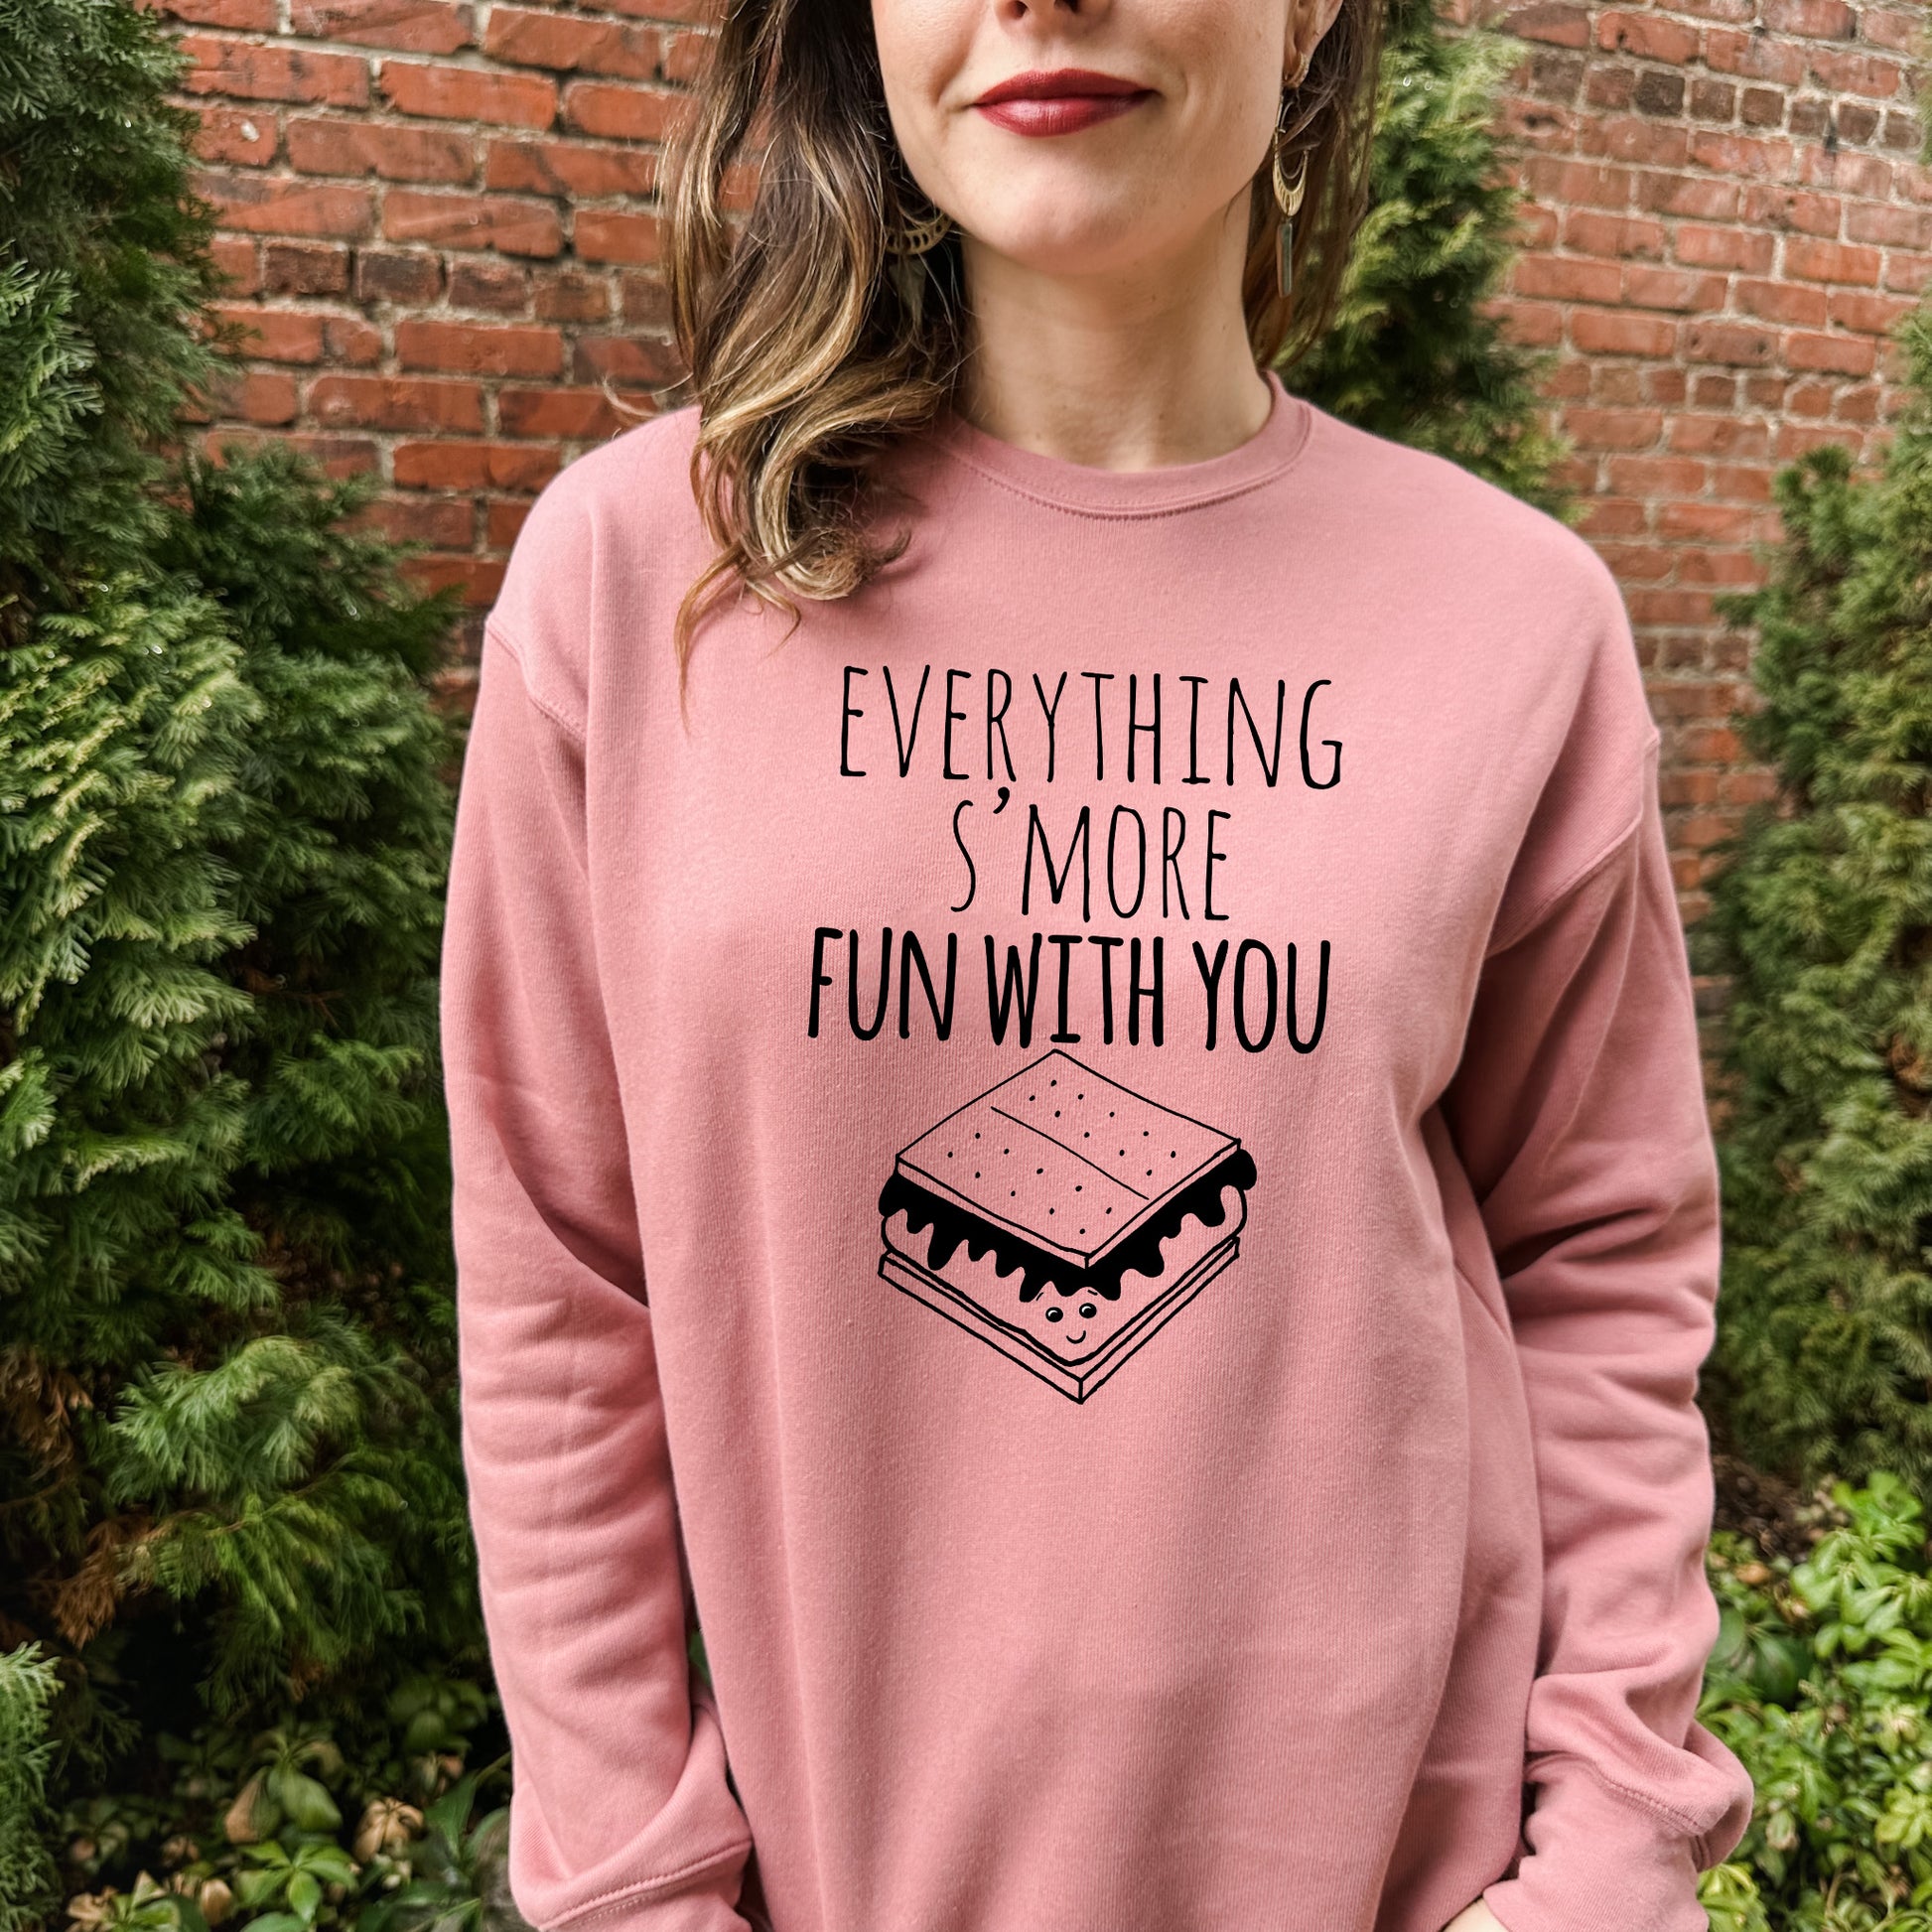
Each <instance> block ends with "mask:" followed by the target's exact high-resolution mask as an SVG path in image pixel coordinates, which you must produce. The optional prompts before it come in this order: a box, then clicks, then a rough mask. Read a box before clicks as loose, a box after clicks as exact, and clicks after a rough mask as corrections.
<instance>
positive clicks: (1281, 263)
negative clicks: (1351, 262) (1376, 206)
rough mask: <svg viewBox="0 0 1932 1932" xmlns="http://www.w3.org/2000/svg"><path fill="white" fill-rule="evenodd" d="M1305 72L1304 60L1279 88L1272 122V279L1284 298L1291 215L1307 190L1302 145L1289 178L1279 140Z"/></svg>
mask: <svg viewBox="0 0 1932 1932" xmlns="http://www.w3.org/2000/svg"><path fill="white" fill-rule="evenodd" d="M1308 74H1309V63H1308V62H1307V61H1306V60H1305V61H1303V63H1302V65H1301V68H1300V69H1298V70H1297V72H1296V75H1295V78H1294V79H1293V80H1291V81H1290V82H1289V83H1288V85H1287V86H1286V87H1284V88H1283V89H1282V113H1281V117H1280V118H1279V119H1278V120H1277V121H1276V123H1275V142H1274V177H1275V206H1276V207H1278V208H1280V209H1281V225H1280V226H1279V227H1278V228H1277V229H1276V230H1275V283H1276V286H1277V287H1278V288H1279V289H1280V290H1281V293H1282V300H1283V301H1284V302H1286V301H1287V300H1288V298H1289V297H1290V296H1291V295H1293V294H1294V293H1295V217H1296V216H1297V215H1298V214H1299V213H1301V211H1302V198H1303V197H1304V196H1305V195H1307V193H1308V192H1309V155H1308V150H1307V149H1306V148H1304V149H1303V150H1302V152H1301V154H1300V156H1299V157H1298V158H1297V159H1298V165H1297V167H1296V171H1295V179H1294V181H1293V182H1291V181H1290V180H1289V179H1288V176H1287V175H1286V174H1285V173H1284V172H1283V169H1282V143H1283V139H1284V137H1285V136H1286V134H1287V132H1288V129H1287V127H1286V125H1285V123H1286V120H1287V117H1288V108H1289V103H1290V102H1291V101H1293V100H1294V98H1295V96H1296V95H1297V94H1298V93H1299V92H1300V91H1301V87H1302V82H1303V81H1304V80H1306V79H1307V78H1308Z"/></svg>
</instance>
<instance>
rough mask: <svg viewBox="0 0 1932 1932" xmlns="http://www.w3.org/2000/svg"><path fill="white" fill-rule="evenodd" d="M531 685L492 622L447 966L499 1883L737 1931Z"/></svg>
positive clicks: (640, 1319) (572, 777)
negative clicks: (498, 1740) (494, 1713)
mask: <svg viewBox="0 0 1932 1932" xmlns="http://www.w3.org/2000/svg"><path fill="white" fill-rule="evenodd" d="M532 556H533V553H532V552H531V551H530V550H527V549H526V554H525V561H526V563H528V562H530V561H531V559H532ZM522 584H523V589H522V590H521V591H520V592H519V597H520V598H522V599H523V601H525V602H527V601H528V599H527V593H528V590H529V576H528V572H527V571H526V572H525V573H523V577H522ZM500 609H501V607H500V606H499V613H498V614H497V615H498V616H499V615H500ZM526 679H527V673H526V668H525V663H524V653H523V651H522V649H521V648H520V646H519V645H518V644H516V643H513V642H512V641H511V639H510V637H509V636H508V634H507V632H506V631H505V630H504V629H503V628H502V627H501V626H500V623H499V621H497V616H492V621H491V623H490V625H489V627H488V628H487V629H486V631H485V637H484V644H483V663H482V674H481V683H480V686H479V693H478V700H477V708H476V713H475V720H474V724H473V727H472V732H471V737H470V740H469V745H468V750H467V752H466V755H465V762H464V769H463V779H462V786H461V790H460V793H459V799H458V809H457V827H456V842H455V848H454V852H453V855H452V862H451V881H450V890H449V906H448V920H447V924H446V927H445V939H444V959H443V968H442V981H441V1009H442V1031H443V1051H444V1062H445V1081H446V1088H447V1092H448V1098H449V1112H450V1134H451V1153H452V1162H453V1168H454V1203H453V1234H454V1240H455V1247H456V1257H457V1314H458V1342H459V1369H460V1377H461V1391H462V1448H463V1456H464V1463H465V1468H466V1471H467V1475H468V1480H469V1501H470V1514H471V1520H472V1525H473V1528H474V1532H475V1539H476V1546H477V1555H478V1562H479V1573H480V1582H481V1587H482V1600H483V1614H484V1620H485V1627H486V1633H487V1637H488V1642H489V1649H490V1656H491V1661H492V1664H493V1667H494V1672H495V1677H496V1684H497V1689H498V1691H499V1694H500V1696H501V1698H502V1704H503V1711H504V1716H505V1719H506V1721H507V1724H508V1728H509V1734H510V1742H511V1758H512V1771H513V1787H512V1792H511V1798H510V1829H509V1863H508V1880H509V1887H510V1892H511V1895H512V1897H513V1898H514V1900H515V1902H516V1905H517V1907H518V1909H519V1910H520V1911H521V1912H522V1913H523V1915H524V1916H525V1917H526V1918H528V1919H529V1920H530V1921H531V1923H532V1924H533V1925H535V1926H537V1927H539V1928H541V1929H542V1932H553V1928H562V1927H566V1926H594V1927H598V1928H600V1929H601V1932H611V1929H612V1928H634V1932H728V1929H729V1932H744V1929H745V1926H746V1920H745V1919H744V1918H743V1917H741V1916H740V1915H739V1913H738V1912H737V1911H736V1910H735V1909H734V1906H735V1903H736V1901H737V1898H738V1895H739V1889H740V1883H741V1879H742V1876H743V1869H744V1865H745V1863H746V1859H747V1854H748V1850H749V1847H750V1843H751V1838H750V1832H749V1830H748V1828H747V1824H746V1820H745V1817H744V1814H743V1812H742V1811H741V1810H740V1807H739V1804H738V1802H737V1799H736V1797H735V1796H734V1795H733V1792H732V1789H731V1787H730V1786H729V1784H728V1783H727V1775H726V1758H725V1747H724V1739H723V1735H722V1732H721V1729H720V1725H719V1720H718V1714H717V1709H716V1705H715V1703H714V1702H713V1699H712V1696H711V1693H710V1690H709V1687H708V1686H707V1685H706V1684H705V1682H704V1679H703V1677H702V1675H701V1674H700V1673H699V1672H698V1671H697V1670H696V1669H695V1667H694V1666H693V1664H692V1662H691V1659H690V1655H689V1651H688V1647H687V1646H688V1642H689V1626H688V1623H687V1609H688V1607H689V1592H688V1584H687V1581H686V1578H685V1573H684V1569H683V1560H682V1551H681V1547H680V1543H679V1538H678V1528H677V1513H676V1502H675V1498H674V1495H673V1492H672V1484H671V1469H670V1463H669V1459H668V1454H667V1449H666V1439H665V1426H664V1406H663V1401H662V1398H661V1395H660V1391H659V1388H658V1383H657V1374H656V1365H655V1359H654V1354H653V1349H652V1339H651V1312H650V1309H649V1306H648V1303H647V1300H646V1296H645V1281H644V1268H643V1257H642V1254H641V1252H640V1239H639V1234H638V1220H637V1214H636V1211H635V1206H634V1203H633V1199H632V1195H631V1182H630V1166H629V1161H628V1155H627V1149H626V1144H625V1128H624V1121H623V1118H622V1115H621V1108H620V1099H619V1091H618V1081H617V1075H616V1069H615V1065H614V1062H613V1057H612V1049H611V1043H610V1040H609V1037H608V1035H607V1031H606V1022H605V1015H604V1010H603V1006H602V1003H601V1000H600V996H599V990H598V980H597V971H596V944H595V940H594V936H593V932H592V925H591V919H590V908H589V894H588V890H587V886H588V875H587V867H586V838H585V813H584V805H585V783H584V748H583V744H582V742H581V739H580V736H579V734H578V732H577V731H576V730H575V729H573V727H572V725H571V723H570V722H569V720H568V719H567V718H566V717H564V716H563V715H562V711H561V707H560V706H559V705H557V703H556V702H555V700H554V698H553V699H550V700H548V701H539V700H538V699H536V698H533V696H532V687H531V684H530V682H528V681H526Z"/></svg>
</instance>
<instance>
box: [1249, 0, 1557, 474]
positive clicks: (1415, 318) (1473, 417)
mask: <svg viewBox="0 0 1932 1932" xmlns="http://www.w3.org/2000/svg"><path fill="white" fill-rule="evenodd" d="M1522 53H1523V49H1522V43H1521V42H1520V41H1518V40H1516V39H1515V38H1514V37H1513V36H1510V35H1508V34H1505V33H1502V32H1500V31H1497V30H1495V29H1491V28H1486V27H1480V26H1478V27H1471V28H1468V29H1465V30H1462V31H1451V30H1449V29H1448V28H1447V27H1445V26H1444V25H1443V24H1442V22H1440V21H1439V20H1438V19H1437V17H1436V14H1435V12H1434V9H1433V8H1432V6H1431V5H1430V0H1390V10H1389V27H1388V40H1387V43H1386V45H1385V47H1384V50H1383V58H1382V70H1381V78H1380V82H1379V85H1378V88H1377V99H1376V128H1375V148H1374V157H1373V161H1372V166H1371V180H1370V193H1369V207H1368V212H1367V214H1366V216H1365V218H1364V220H1363V222H1362V225H1361V228H1360V230H1359V231H1358V233H1357V235H1356V238H1355V245H1354V248H1353V250H1352V251H1351V253H1350V256H1349V261H1348V266H1347V269H1346V271H1345V273H1344V275H1343V278H1342V299H1341V306H1340V311H1339V314H1338V316H1337V319H1336V322H1335V325H1334V327H1333V328H1332V329H1330V330H1329V332H1328V333H1327V334H1326V335H1325V336H1324V337H1323V338H1322V339H1321V341H1320V343H1319V344H1318V345H1316V347H1315V348H1314V350H1313V352H1312V353H1311V354H1310V355H1309V356H1308V357H1307V358H1306V359H1304V360H1303V361H1302V362H1301V363H1300V364H1298V365H1297V367H1296V368H1295V369H1294V370H1293V371H1292V372H1291V373H1290V374H1289V375H1288V376H1287V378H1286V379H1287V380H1288V382H1289V385H1290V386H1291V387H1292V388H1294V389H1295V390H1296V391H1297V393H1299V394H1301V395H1305V396H1307V397H1308V398H1309V400H1310V401H1311V402H1314V403H1318V404H1319V405H1320V406H1321V407H1322V408H1324V409H1328V410H1331V411H1333V412H1334V414H1336V415H1338V416H1340V417H1342V418H1343V419H1344V420H1345V421H1347V422H1351V423H1355V424H1357V425H1358V426H1360V427H1361V428H1363V429H1367V430H1372V431H1373V432H1374V433H1375V434H1377V435H1378V436H1387V437H1391V438H1393V439H1394V440H1395V441H1397V442H1400V443H1409V444H1413V445H1414V446H1415V447H1416V448H1418V449H1425V450H1431V451H1434V452H1435V453H1436V454H1437V455H1439V456H1446V457H1449V458H1450V459H1451V460H1452V461H1454V462H1456V463H1459V464H1461V465H1462V467H1463V468H1464V469H1467V470H1472V471H1474V472H1475V474H1476V475H1477V476H1479V477H1484V478H1486V479H1488V481H1489V482H1491V483H1499V484H1500V485H1501V486H1502V487H1503V488H1505V489H1508V490H1513V491H1514V492H1515V493H1516V494H1517V495H1519V496H1521V497H1524V498H1525V499H1526V500H1528V501H1530V502H1533V503H1536V504H1537V505H1539V506H1540V507H1542V508H1544V509H1550V510H1561V509H1563V508H1564V507H1565V505H1564V499H1563V497H1562V494H1561V492H1560V491H1559V489H1558V488H1557V486H1556V484H1555V483H1554V482H1553V480H1552V470H1553V466H1554V465H1555V463H1556V460H1557V458H1558V456H1559V454H1560V445H1559V444H1558V442H1557V440H1556V439H1555V438H1554V437H1553V436H1552V434H1551V433H1550V431H1549V429H1548V427H1547V425H1546V422H1545V414H1546V411H1545V405H1544V404H1543V402H1542V399H1541V397H1540V395H1539V393H1538V389H1537V383H1538V380H1539V378H1540V376H1541V375H1542V373H1543V371H1544V369H1545V367H1546V360H1547V358H1546V357H1544V356H1543V355H1542V354H1540V353H1538V352H1536V351H1534V350H1531V349H1529V348H1526V347H1525V346H1523V345H1521V344H1520V343H1517V342H1515V341H1513V340H1512V339H1511V338H1510V336H1509V334H1508V332H1507V331H1506V330H1505V328H1504V327H1503V324H1502V323H1501V321H1500V320H1499V319H1498V316H1497V314H1496V312H1495V310H1494V307H1493V306H1492V305H1493V299H1494V298H1495V297H1496V296H1497V295H1498V294H1499V293H1500V291H1501V288H1502V285H1503V281H1504V278H1505V276H1506V274H1507V272H1508V268H1509V264H1510V261H1511V259H1512V258H1513V257H1514V255H1515V252H1516V238H1515V237H1516V221H1517V215H1518V211H1519V208H1520V207H1521V205H1522V203H1521V196H1520V194H1519V192H1518V191H1517V190H1516V189H1515V188H1514V187H1512V186H1511V185H1510V183H1509V181H1508V179H1507V177H1506V175H1505V172H1504V168H1503V155H1502V150H1501V147H1500V145H1499V142H1498V138H1497V134H1496V109H1497V100H1498V92H1499V89H1500V88H1501V86H1502V83H1503V80H1504V78H1505V76H1506V75H1507V74H1508V73H1509V72H1510V70H1511V69H1513V68H1515V67H1516V66H1517V64H1518V63H1519V62H1520V61H1521V59H1522Z"/></svg>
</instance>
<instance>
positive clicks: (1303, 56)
mask: <svg viewBox="0 0 1932 1932" xmlns="http://www.w3.org/2000/svg"><path fill="white" fill-rule="evenodd" d="M1341 9H1342V0H1295V4H1294V5H1293V6H1292V7H1291V8H1290V9H1289V17H1288V61H1287V71H1288V72H1289V73H1306V72H1307V71H1308V68H1309V63H1310V62H1311V61H1312V60H1313V59H1314V50H1315V49H1316V48H1317V47H1319V46H1320V45H1321V39H1322V36H1323V35H1324V34H1326V33H1327V31H1328V29H1329V28H1330V27H1332V26H1333V25H1334V24H1335V20H1336V18H1337V17H1338V16H1339V14H1340V13H1341Z"/></svg>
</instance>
